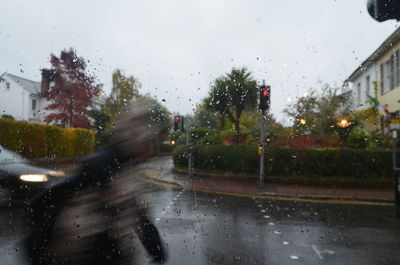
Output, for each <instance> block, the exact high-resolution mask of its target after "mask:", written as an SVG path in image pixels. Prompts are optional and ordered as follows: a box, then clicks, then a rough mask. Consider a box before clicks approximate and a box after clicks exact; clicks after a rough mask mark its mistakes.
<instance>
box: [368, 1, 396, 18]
mask: <svg viewBox="0 0 400 265" xmlns="http://www.w3.org/2000/svg"><path fill="white" fill-rule="evenodd" d="M367 9H368V13H369V14H370V15H371V17H373V18H374V19H375V20H377V21H379V22H382V21H385V20H388V19H396V20H400V2H399V1H397V0H368V2H367Z"/></svg>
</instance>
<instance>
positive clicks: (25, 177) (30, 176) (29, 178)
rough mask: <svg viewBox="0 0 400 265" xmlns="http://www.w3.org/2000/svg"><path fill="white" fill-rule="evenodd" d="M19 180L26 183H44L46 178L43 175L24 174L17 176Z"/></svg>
mask: <svg viewBox="0 0 400 265" xmlns="http://www.w3.org/2000/svg"><path fill="white" fill-rule="evenodd" d="M19 179H20V180H23V181H28V182H46V181H47V180H48V179H47V176H46V175H43V174H24V175H21V176H19Z"/></svg>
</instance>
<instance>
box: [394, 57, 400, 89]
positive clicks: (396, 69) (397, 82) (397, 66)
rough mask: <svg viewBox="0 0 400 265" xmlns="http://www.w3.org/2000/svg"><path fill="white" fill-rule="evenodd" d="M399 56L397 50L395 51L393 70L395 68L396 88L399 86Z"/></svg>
mask: <svg viewBox="0 0 400 265" xmlns="http://www.w3.org/2000/svg"><path fill="white" fill-rule="evenodd" d="M399 56H400V52H399V50H397V51H396V52H395V55H394V60H395V65H394V68H395V76H396V87H399V86H400V60H399V59H400V58H399Z"/></svg>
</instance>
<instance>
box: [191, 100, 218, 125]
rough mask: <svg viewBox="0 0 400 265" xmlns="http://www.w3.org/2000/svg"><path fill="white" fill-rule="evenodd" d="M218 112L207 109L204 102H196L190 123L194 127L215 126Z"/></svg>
mask: <svg viewBox="0 0 400 265" xmlns="http://www.w3.org/2000/svg"><path fill="white" fill-rule="evenodd" d="M218 116H219V114H218V113H216V112H214V111H211V110H208V109H207V108H206V105H205V104H198V105H197V107H196V110H195V112H194V115H193V121H192V125H193V126H195V127H207V128H217V124H218Z"/></svg>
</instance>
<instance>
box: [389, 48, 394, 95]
mask: <svg viewBox="0 0 400 265" xmlns="http://www.w3.org/2000/svg"><path fill="white" fill-rule="evenodd" d="M389 65H390V66H389V67H390V75H389V80H390V90H392V89H394V88H395V71H394V65H395V64H394V56H393V55H392V56H390V59H389Z"/></svg>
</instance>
